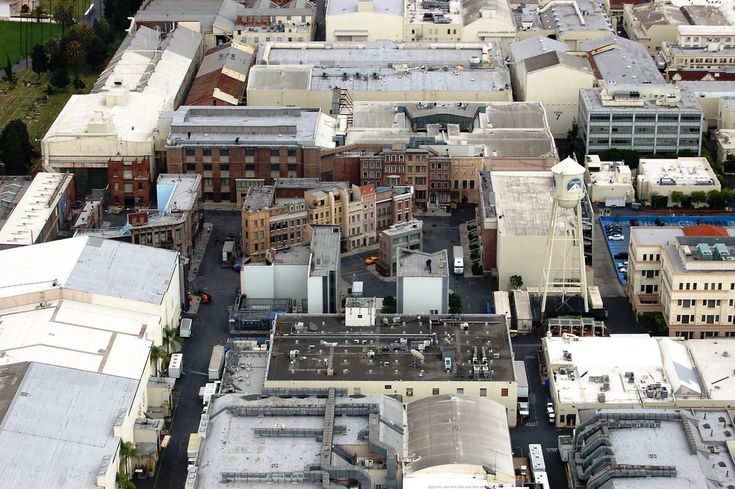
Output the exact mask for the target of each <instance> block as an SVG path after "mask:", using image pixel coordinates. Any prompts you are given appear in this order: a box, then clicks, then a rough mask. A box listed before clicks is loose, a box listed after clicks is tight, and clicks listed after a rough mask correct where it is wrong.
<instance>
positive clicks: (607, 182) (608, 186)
mask: <svg viewBox="0 0 735 489" xmlns="http://www.w3.org/2000/svg"><path fill="white" fill-rule="evenodd" d="M584 167H585V170H587V173H586V175H585V180H586V184H587V189H588V190H589V196H590V201H591V202H592V203H593V204H604V206H605V207H625V206H626V205H627V204H630V203H632V202H634V201H635V189H634V188H633V178H632V174H631V171H630V167H629V166H628V165H626V164H625V162H623V161H601V160H600V157H599V156H597V155H587V156H585V157H584Z"/></svg>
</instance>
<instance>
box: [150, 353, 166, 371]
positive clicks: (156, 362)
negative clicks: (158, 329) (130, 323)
mask: <svg viewBox="0 0 735 489" xmlns="http://www.w3.org/2000/svg"><path fill="white" fill-rule="evenodd" d="M165 356H166V351H165V350H164V349H163V348H161V347H160V346H156V345H153V346H151V354H150V361H151V367H153V372H155V374H156V377H158V375H159V374H160V366H161V361H162V360H163V359H164V358H165Z"/></svg>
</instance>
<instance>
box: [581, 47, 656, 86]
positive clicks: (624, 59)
mask: <svg viewBox="0 0 735 489" xmlns="http://www.w3.org/2000/svg"><path fill="white" fill-rule="evenodd" d="M581 48H582V51H587V52H588V53H589V57H590V60H591V62H592V66H593V68H594V70H595V74H596V75H597V76H598V77H599V78H600V79H602V80H605V81H606V82H608V83H617V84H626V83H651V84H662V83H666V80H664V77H663V75H662V74H661V72H660V71H659V70H658V67H657V66H656V62H655V61H654V60H653V58H652V57H651V55H650V54H648V50H647V49H646V48H645V47H644V46H643V45H642V44H640V43H638V42H635V41H630V40H628V39H625V38H622V37H618V36H607V37H603V38H600V39H594V40H592V41H587V42H585V43H582V46H581Z"/></svg>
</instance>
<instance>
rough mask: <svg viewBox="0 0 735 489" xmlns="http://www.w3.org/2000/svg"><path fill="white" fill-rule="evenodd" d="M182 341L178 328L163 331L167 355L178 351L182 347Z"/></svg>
mask: <svg viewBox="0 0 735 489" xmlns="http://www.w3.org/2000/svg"><path fill="white" fill-rule="evenodd" d="M181 343H182V339H181V336H179V330H178V329H176V328H164V329H163V347H164V348H166V352H167V353H171V350H172V349H173V350H177V349H178V348H180V347H181Z"/></svg>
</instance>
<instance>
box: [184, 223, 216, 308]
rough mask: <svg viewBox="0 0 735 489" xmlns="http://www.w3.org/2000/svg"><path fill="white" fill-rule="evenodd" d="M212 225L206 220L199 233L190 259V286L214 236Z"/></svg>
mask: <svg viewBox="0 0 735 489" xmlns="http://www.w3.org/2000/svg"><path fill="white" fill-rule="evenodd" d="M212 226H213V224H212V223H209V222H205V223H204V225H203V227H202V231H201V232H200V233H199V237H198V238H197V241H196V243H195V244H194V250H193V251H192V252H191V258H190V261H189V284H188V285H189V286H191V284H192V283H193V282H194V280H195V279H196V276H197V273H198V272H199V265H201V264H202V258H203V257H204V250H206V249H207V243H209V238H210V236H212ZM192 304H193V303H192ZM197 305H198V304H197Z"/></svg>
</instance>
